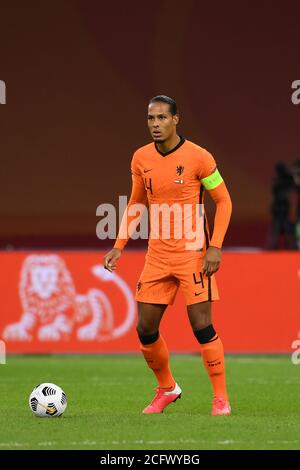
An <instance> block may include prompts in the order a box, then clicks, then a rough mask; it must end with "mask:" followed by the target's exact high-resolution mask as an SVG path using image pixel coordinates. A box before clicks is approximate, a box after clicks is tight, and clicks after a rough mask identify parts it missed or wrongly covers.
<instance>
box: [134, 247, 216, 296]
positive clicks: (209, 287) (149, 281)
mask: <svg viewBox="0 0 300 470" xmlns="http://www.w3.org/2000/svg"><path fill="white" fill-rule="evenodd" d="M202 258H203V254H202V253H201V255H200V254H199V253H196V254H193V255H192V256H187V255H186V254H184V255H176V256H175V255H174V257H172V259H162V258H157V257H154V256H151V255H149V253H147V255H146V263H145V266H144V269H143V271H142V273H141V275H140V278H139V281H138V283H137V287H136V295H135V299H136V300H137V301H138V302H145V303H151V304H168V305H172V304H173V303H174V300H175V297H176V294H177V291H178V288H179V286H180V287H181V289H182V291H183V295H184V297H185V301H186V305H191V304H196V303H199V302H206V301H208V300H211V301H213V300H218V299H219V294H218V288H217V283H216V279H215V276H214V275H212V276H210V277H206V276H204V275H203V274H202Z"/></svg>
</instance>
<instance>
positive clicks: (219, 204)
mask: <svg viewBox="0 0 300 470" xmlns="http://www.w3.org/2000/svg"><path fill="white" fill-rule="evenodd" d="M209 194H210V196H211V198H212V199H213V201H214V202H215V204H216V213H215V220H214V231H213V235H212V238H211V240H210V245H211V246H215V247H217V248H222V245H223V240H224V237H225V235H226V232H227V229H228V225H229V222H230V217H231V213H232V203H231V198H230V195H229V192H228V191H227V188H226V186H225V183H224V182H223V183H222V184H220V185H219V186H218V187H217V188H215V189H213V190H211V191H209Z"/></svg>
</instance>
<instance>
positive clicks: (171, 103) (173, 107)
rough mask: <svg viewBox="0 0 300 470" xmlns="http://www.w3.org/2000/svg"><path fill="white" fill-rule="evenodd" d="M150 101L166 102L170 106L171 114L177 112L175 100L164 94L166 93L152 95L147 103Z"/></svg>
mask: <svg viewBox="0 0 300 470" xmlns="http://www.w3.org/2000/svg"><path fill="white" fill-rule="evenodd" d="M151 103H167V104H168V105H169V106H170V112H171V114H173V116H174V115H175V114H177V113H178V109H177V104H176V101H175V100H173V98H170V97H169V96H166V95H157V96H154V97H153V98H151V100H150V101H149V104H151Z"/></svg>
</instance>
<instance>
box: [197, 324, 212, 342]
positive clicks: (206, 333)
mask: <svg viewBox="0 0 300 470" xmlns="http://www.w3.org/2000/svg"><path fill="white" fill-rule="evenodd" d="M193 332H194V335H195V336H196V338H197V341H198V342H199V343H200V344H205V343H209V341H211V340H212V339H213V338H214V337H215V336H216V331H215V329H214V327H213V325H212V324H210V325H208V326H206V327H205V328H199V329H193Z"/></svg>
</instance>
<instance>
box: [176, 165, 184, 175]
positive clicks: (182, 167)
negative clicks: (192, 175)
mask: <svg viewBox="0 0 300 470" xmlns="http://www.w3.org/2000/svg"><path fill="white" fill-rule="evenodd" d="M183 170H184V166H182V165H178V166H177V168H176V173H177V175H178V176H180V175H182V173H183Z"/></svg>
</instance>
